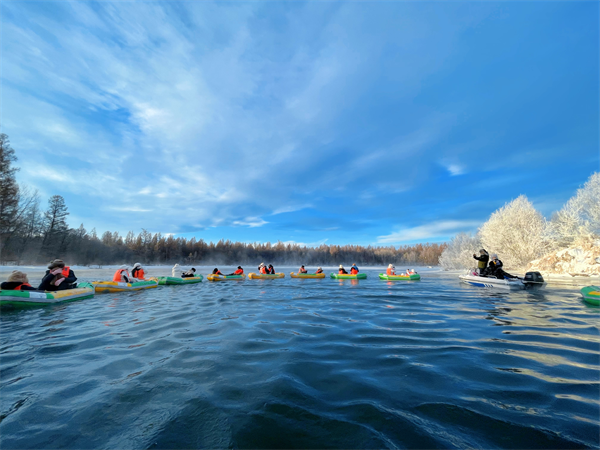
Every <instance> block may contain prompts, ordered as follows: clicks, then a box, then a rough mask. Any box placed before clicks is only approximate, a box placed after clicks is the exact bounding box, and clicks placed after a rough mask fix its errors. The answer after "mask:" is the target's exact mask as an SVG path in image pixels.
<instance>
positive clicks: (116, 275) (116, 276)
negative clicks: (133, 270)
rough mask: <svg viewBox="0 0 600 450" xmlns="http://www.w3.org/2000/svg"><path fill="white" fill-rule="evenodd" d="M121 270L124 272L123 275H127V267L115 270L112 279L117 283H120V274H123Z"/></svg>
mask: <svg viewBox="0 0 600 450" xmlns="http://www.w3.org/2000/svg"><path fill="white" fill-rule="evenodd" d="M123 272H125V275H129V273H128V272H127V269H119V270H117V271H116V272H115V276H114V277H113V281H116V282H117V283H120V282H121V275H122V274H123ZM128 278H129V277H128Z"/></svg>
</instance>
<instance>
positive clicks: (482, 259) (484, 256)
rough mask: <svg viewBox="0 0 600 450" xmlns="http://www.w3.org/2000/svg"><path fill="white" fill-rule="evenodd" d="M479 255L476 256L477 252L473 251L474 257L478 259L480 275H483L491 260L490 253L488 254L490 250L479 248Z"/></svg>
mask: <svg viewBox="0 0 600 450" xmlns="http://www.w3.org/2000/svg"><path fill="white" fill-rule="evenodd" d="M479 255H480V256H476V255H475V253H473V258H475V259H476V260H477V261H478V262H477V268H478V269H479V275H481V276H483V275H485V269H486V268H487V265H488V261H489V260H490V255H488V252H486V251H485V249H483V248H482V249H481V250H479Z"/></svg>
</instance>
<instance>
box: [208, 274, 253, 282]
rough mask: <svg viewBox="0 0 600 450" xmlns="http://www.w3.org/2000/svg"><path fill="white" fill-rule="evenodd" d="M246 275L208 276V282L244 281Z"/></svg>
mask: <svg viewBox="0 0 600 450" xmlns="http://www.w3.org/2000/svg"><path fill="white" fill-rule="evenodd" d="M244 278H246V275H244V274H242V275H212V274H210V275H206V279H207V280H208V281H226V280H243V279H244Z"/></svg>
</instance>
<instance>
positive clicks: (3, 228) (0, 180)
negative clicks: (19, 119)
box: [0, 133, 19, 260]
mask: <svg viewBox="0 0 600 450" xmlns="http://www.w3.org/2000/svg"><path fill="white" fill-rule="evenodd" d="M16 160H17V157H16V156H15V151H14V149H13V148H12V147H11V146H10V141H9V140H8V136H7V135H6V134H4V133H2V134H0V260H2V248H3V247H4V244H5V242H6V241H5V240H6V238H7V235H8V234H9V233H10V232H11V229H12V228H13V227H14V221H15V218H16V216H17V212H18V210H19V185H18V184H17V180H16V178H15V173H16V172H17V171H18V170H19V169H18V168H16V167H12V163H14V162H15V161H16Z"/></svg>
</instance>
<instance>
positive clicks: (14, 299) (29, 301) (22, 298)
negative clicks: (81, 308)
mask: <svg viewBox="0 0 600 450" xmlns="http://www.w3.org/2000/svg"><path fill="white" fill-rule="evenodd" d="M93 296H94V286H92V285H91V284H90V283H78V284H77V287H76V288H74V289H65V290H63V291H53V292H49V291H0V306H10V307H27V306H46V305H52V304H54V303H61V302H65V303H66V302H74V301H75V300H83V299H85V298H92V297H93Z"/></svg>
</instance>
